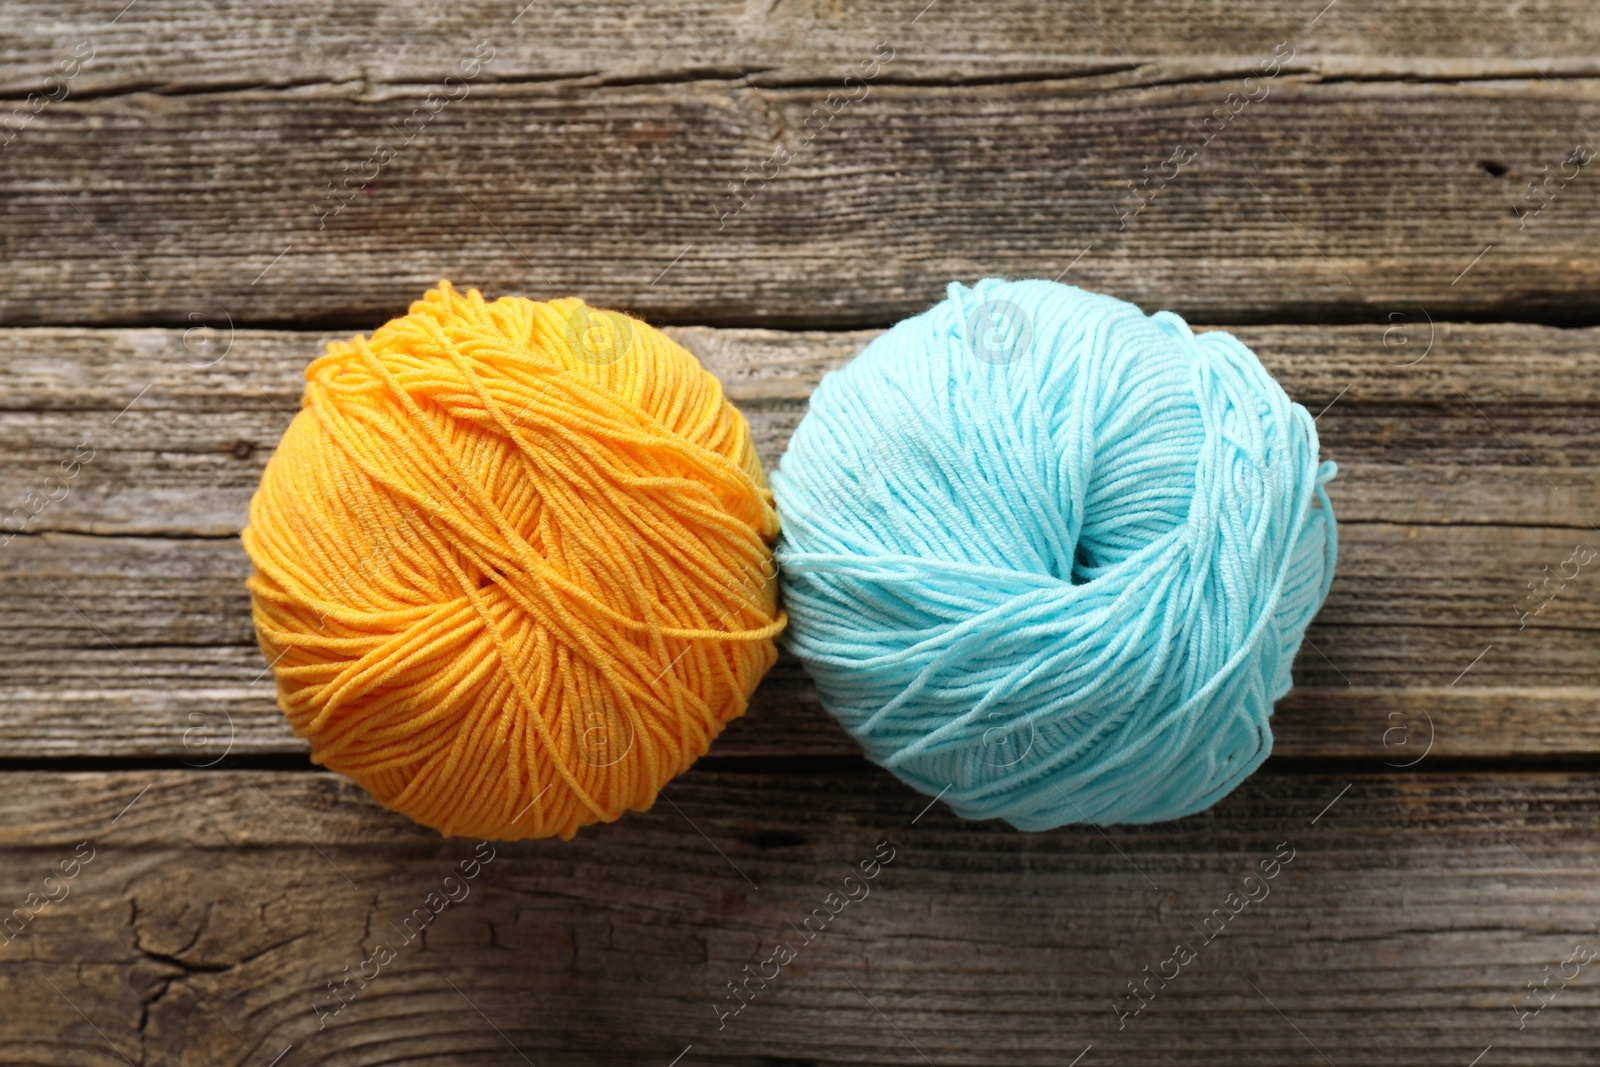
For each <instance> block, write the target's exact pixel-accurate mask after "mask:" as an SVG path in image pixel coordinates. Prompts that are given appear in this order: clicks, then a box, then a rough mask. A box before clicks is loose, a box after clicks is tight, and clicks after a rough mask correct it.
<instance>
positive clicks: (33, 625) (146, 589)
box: [0, 319, 1600, 766]
mask: <svg viewBox="0 0 1600 1067" xmlns="http://www.w3.org/2000/svg"><path fill="white" fill-rule="evenodd" d="M1395 330H1398V331H1400V332H1393V331H1395ZM671 332H672V334H673V335H674V336H675V337H676V338H677V339H678V340H679V341H680V342H682V343H683V344H685V345H686V346H687V347H689V348H690V349H691V350H692V351H694V352H695V353H696V354H697V355H699V356H700V357H701V358H702V359H703V360H704V361H705V363H706V365H707V366H708V367H710V368H711V369H712V370H713V371H714V372H716V373H717V374H718V376H719V377H720V378H721V379H722V380H723V382H724V383H725V386H726V388H727V390H728V393H729V395H730V396H731V397H732V398H733V399H734V401H735V402H736V403H738V404H739V405H740V406H741V407H742V409H743V410H744V411H745V412H746V414H747V415H748V416H749V417H750V419H751V421H752V424H753V426H754V428H755V432H756V437H757V441H758V444H759V447H760V450H761V452H762V457H763V460H764V461H765V462H766V463H767V464H768V465H769V466H771V465H774V464H775V463H776V462H777V460H778V457H779V456H780V455H781V452H782V448H783V446H784V443H785V442H786V441H787V437H788V433H789V432H790V431H791V430H792V428H793V426H794V425H795V423H796V422H797V421H798V419H799V417H800V415H801V414H802V413H803V410H804V402H805V398H806V396H807V395H809V392H810V390H811V389H812V388H813V387H814V386H815V384H816V382H817V381H818V380H819V379H820V377H821V375H822V374H823V373H825V372H826V371H827V370H829V369H832V368H835V367H838V366H841V365H842V364H843V363H844V362H845V361H847V360H848V359H849V358H851V356H853V354H854V353H855V352H856V351H858V350H859V348H860V347H861V346H862V345H863V344H865V343H866V341H868V340H869V339H870V338H871V337H872V336H875V334H874V333H873V332H871V331H857V332H851V333H823V332H804V333H784V332H777V331H770V330H745V329H733V330H717V329H711V328H705V327H684V328H672V329H671ZM1236 332H1237V333H1238V335H1239V336H1240V337H1241V338H1242V339H1244V340H1245V341H1246V343H1248V344H1250V345H1252V346H1253V347H1255V348H1256V349H1257V350H1258V351H1259V352H1260V353H1261V355H1262V357H1263V359H1264V360H1265V361H1266V363H1267V364H1268V366H1269V367H1270V368H1271V369H1272V370H1273V372H1274V373H1275V374H1277V375H1278V376H1279V377H1280V379H1281V380H1282V381H1283V382H1284V383H1285V386H1286V388H1287V389H1288V390H1289V392H1290V393H1291V395H1293V396H1295V397H1297V398H1299V399H1300V400H1302V401H1303V402H1305V403H1307V404H1308V405H1310V406H1311V407H1312V408H1313V409H1314V410H1316V409H1321V408H1323V407H1324V406H1326V405H1327V404H1328V403H1329V402H1330V401H1334V403H1333V404H1332V406H1331V407H1327V410H1326V412H1325V413H1324V414H1323V415H1322V416H1321V417H1320V418H1319V421H1318V426H1319V429H1320V430H1321V433H1322V437H1323V443H1324V452H1325V454H1326V455H1329V456H1333V457H1336V458H1337V459H1338V460H1339V461H1340V463H1341V469H1342V473H1341V475H1340V478H1339V479H1338V480H1337V481H1336V482H1335V483H1334V487H1333V488H1334V493H1333V496H1334V501H1335V506H1336V508H1337V509H1338V514H1339V516H1340V518H1341V521H1342V522H1343V523H1344V529H1343V534H1342V552H1341V562H1340V568H1339V576H1338V579H1337V581H1336V582H1335V585H1334V588H1333V592H1332V595H1331V597H1330V600H1329V603H1328V605H1327V607H1326V608H1325V609H1324V611H1323V613H1322V615H1321V616H1320V618H1319V620H1318V623H1317V625H1316V626H1315V627H1313V629H1312V631H1311V634H1310V640H1311V646H1310V647H1308V648H1307V649H1305V650H1303V651H1302V655H1301V658H1300V662H1299V664H1298V666H1297V670H1296V678H1297V681H1298V683H1299V687H1298V688H1297V690H1296V691H1295V692H1294V693H1293V694H1291V696H1290V697H1289V698H1288V700H1286V701H1285V702H1284V704H1283V705H1282V706H1281V707H1280V709H1279V717H1278V720H1277V727H1276V728H1277V734H1278V740H1277V751H1278V752H1279V753H1281V754H1285V755H1294V756H1314V757H1316V756H1363V757H1370V758H1381V759H1384V760H1386V761H1389V762H1394V763H1403V762H1407V761H1408V760H1409V759H1410V758H1412V757H1413V755H1414V754H1415V753H1417V752H1420V751H1422V750H1423V749H1424V748H1426V747H1427V746H1428V744H1429V742H1430V740H1431V744H1432V748H1431V751H1433V752H1436V753H1438V754H1440V755H1449V756H1470V757H1480V758H1481V757H1485V756H1493V755H1503V754H1517V755H1546V754H1570V753H1574V752H1597V751H1600V653H1597V651H1596V645H1595V643H1594V640H1593V634H1594V632H1595V630H1596V629H1600V606H1597V605H1600V599H1597V598H1596V596H1595V595H1594V592H1593V590H1592V589H1590V588H1589V585H1590V584H1591V583H1592V581H1593V577H1592V575H1591V574H1590V573H1589V572H1582V573H1580V575H1579V576H1578V577H1576V578H1574V579H1573V580H1572V581H1571V582H1570V584H1569V586H1568V587H1567V588H1566V589H1563V590H1562V591H1561V592H1560V593H1558V595H1557V596H1556V599H1554V600H1553V601H1551V602H1550V605H1549V607H1547V608H1546V609H1545V610H1543V611H1541V612H1539V613H1538V614H1535V615H1530V617H1529V618H1528V619H1527V620H1526V622H1524V620H1523V619H1522V618H1521V617H1520V612H1519V609H1518V607H1517V605H1518V603H1519V602H1520V601H1523V599H1524V598H1525V597H1526V596H1527V594H1528V590H1527V586H1528V583H1529V582H1539V581H1542V579H1543V578H1544V576H1545V575H1547V574H1551V573H1555V572H1558V571H1559V570H1560V564H1561V563H1562V561H1563V560H1566V559H1568V558H1569V557H1570V556H1571V554H1572V551H1573V549H1574V548H1575V547H1576V546H1577V545H1578V544H1583V543H1589V541H1590V540H1591V539H1595V538H1597V537H1600V535H1597V534H1596V533H1595V531H1593V530H1592V528H1591V527H1590V526H1589V525H1588V524H1589V523H1590V521H1591V518H1592V516H1594V515H1595V514H1596V513H1597V512H1596V510H1595V504H1596V498H1595V487H1596V485H1600V481H1597V479H1596V475H1597V473H1600V457H1597V456H1596V455H1595V454H1594V450H1593V448H1592V447H1591V445H1590V444H1589V443H1588V442H1589V441H1591V440H1592V439H1593V435H1588V436H1586V435H1583V434H1581V433H1575V432H1574V431H1575V428H1578V427H1582V426H1585V425H1588V424H1589V423H1590V422H1592V421H1593V420H1594V419H1595V418H1596V415H1595V414H1594V413H1595V410H1596V407H1597V406H1600V371H1597V370H1596V369H1595V364H1594V362H1593V360H1592V359H1590V358H1588V355H1589V353H1591V352H1592V351H1593V350H1594V347H1595V343H1596V333H1597V332H1600V331H1595V330H1559V329H1552V328H1547V327H1533V326H1505V325H1502V326H1491V325H1463V324H1452V323H1437V324H1432V325H1430V324H1428V323H1427V322H1426V320H1425V319H1415V320H1410V319H1406V320H1397V321H1396V322H1395V323H1391V324H1389V325H1387V326H1385V327H1383V328H1378V327H1365V326H1342V327H1329V326H1322V327H1310V326H1273V327H1244V328H1240V329H1238V330H1237V331H1236ZM1386 334H1387V336H1386ZM326 339H327V338H326V336H323V335H317V334H303V333H291V332H261V331H246V330H237V331H233V332H232V334H231V335H230V333H229V332H228V331H226V330H222V331H220V332H215V333H213V332H207V331H204V330H201V329H199V328H198V327H197V328H196V329H195V330H193V331H190V332H188V333H185V332H181V331H161V330H139V329H117V330H84V329H35V330H7V331H0V356H3V357H4V358H3V359H0V459H3V460H4V462H3V463H0V470H3V471H4V472H5V473H4V474H3V475H0V490H3V495H0V502H5V503H7V504H9V505H10V506H11V507H13V508H14V507H17V506H18V505H19V504H22V502H24V501H26V500H27V499H28V497H27V494H28V493H30V492H32V493H39V494H43V495H46V496H48V495H50V494H51V493H57V492H63V491H64V493H65V495H64V496H62V498H61V499H59V500H55V501H48V502H47V504H46V506H45V507H44V508H43V510H41V511H40V512H39V514H38V515H37V516H30V517H29V521H28V523H27V524H26V525H25V526H24V527H23V528H24V529H25V530H26V531H27V534H26V535H24V536H21V537H17V538H15V539H13V540H11V541H10V543H9V544H7V545H5V547H0V591H3V592H4V594H5V595H4V598H3V600H0V605H3V606H0V635H3V637H4V641H3V643H0V649H3V651H0V661H3V664H4V670H0V688H3V690H4V695H5V697H6V700H7V704H8V707H9V708H11V709H12V711H11V714H9V715H7V716H5V717H0V744H3V745H4V746H5V747H6V749H7V751H8V752H9V753H10V754H12V755H13V756H14V757H22V758H29V757H36V758H44V757H62V756H67V757H72V756H97V757H106V756H118V755H122V756H140V757H164V758H174V759H181V760H183V761H184V762H187V763H190V764H191V765H195V766H200V765H205V764H208V763H211V762H213V761H214V760H215V759H217V758H218V757H220V756H221V755H222V754H223V753H225V752H226V753H228V754H230V755H261V754H272V753H295V752H302V751H304V746H303V745H302V744H301V743H300V742H298V741H297V740H296V739H294V738H293V737H292V736H291V735H290V733H289V731H288V729H287V726H286V724H285V723H284V721H283V720H282V717H281V716H280V715H279V713H278V712H277V710H276V708H275V706H274V703H273V699H272V692H271V689H272V682H271V678H270V675H267V674H265V673H264V668H265V664H264V662H263V661H262V660H261V657H260V654H259V652H258V651H257V650H256V648H255V646H254V640H253V636H252V633H251V629H250V621H249V606H248V598H247V596H246V594H245V592H244V589H243V582H244V579H245V577H246V576H247V575H248V573H249V563H248V560H247V559H246V558H245V556H244V554H243V552H242V551H241V550H240V548H239V546H238V543H237V539H236V537H235V536H234V535H235V534H236V533H237V531H238V530H239V529H240V527H241V526H242V525H243V523H244V519H245V511H246V506H247V504H248V499H249V495H250V493H251V492H253V490H254V488H255V485H256V482H257V480H258V479H259V476H260V469H261V466H262V464H263V463H264V462H265V461H266V458H267V457H268V456H269V455H270V452H271V447H272V444H273V442H275V440H276V438H277V436H278V434H279V433H281V431H282V428H283V426H285V425H286V424H287V421H288V418H289V414H290V413H291V412H293V411H295V410H297V404H298V392H299V387H300V370H301V367H302V366H303V364H304V362H305V361H306V359H307V358H308V356H309V355H310V354H312V353H315V352H316V351H319V350H320V348H321V347H322V345H323V344H324V343H325V341H326ZM1402 341H1404V342H1405V343H1401V342H1402ZM1419 357H1420V361H1418V362H1415V363H1414V364H1413V365H1410V366H1403V365H1397V364H1410V363H1412V362H1413V360H1418V359H1419ZM85 444H87V445H88V447H89V448H90V449H92V450H93V454H92V456H91V457H90V458H88V459H87V461H86V462H84V463H82V464H81V465H80V466H79V472H78V474H77V475H76V476H75V477H73V478H70V479H66V478H64V472H63V471H61V470H60V464H61V463H62V462H68V461H70V460H71V458H72V457H73V456H74V455H75V454H80V455H89V454H88V453H75V450H76V449H78V448H79V447H80V446H83V445H85ZM52 472H53V473H52ZM52 476H54V477H56V478H57V481H56V482H54V483H49V484H47V482H46V480H47V479H48V478H50V477H52ZM25 513H26V507H25V506H24V514H25ZM107 534H114V535H116V536H104V535H107ZM1547 568H1548V569H1547ZM1552 588H1554V587H1553V586H1552ZM1522 610H1530V609H1529V608H1528V607H1527V605H1526V604H1525V606H1524V608H1523V609H1522ZM1489 646H1492V647H1489ZM1486 648H1487V649H1488V650H1487V651H1485V650H1486ZM1480 653H1482V654H1483V656H1482V658H1481V659H1479V658H1478V657H1479V655H1480ZM1469 666H1470V668H1471V670H1470V672H1469V673H1467V674H1466V675H1465V676H1462V677H1460V678H1458V676H1461V675H1462V672H1463V671H1466V670H1467V669H1468V668H1469ZM717 752H718V753H719V754H721V755H738V756H759V755H790V754H816V755H840V754H854V753H855V752H856V749H855V747H854V745H853V743H852V742H850V741H849V739H848V738H846V737H845V736H844V735H843V734H842V733H841V732H840V731H839V730H838V729H837V727H836V726H835V725H834V724H833V723H832V722H831V720H829V719H828V718H827V716H826V715H825V714H824V713H823V712H822V710H821V708H820V706H819V705H818V704H817V700H816V694H815V690H814V689H813V688H812V687H811V685H810V683H809V681H808V680H807V679H806V677H805V674H804V672H803V671H802V670H801V669H800V667H799V666H798V664H796V663H795V662H793V661H792V660H789V659H787V658H785V659H784V661H783V662H782V664H781V665H780V667H779V668H778V669H777V670H775V671H774V672H773V674H772V676H771V677H770V678H769V679H768V680H767V681H766V682H765V683H764V684H763V686H762V688H761V690H760V691H759V692H758V694H757V697H756V699H755V702H754V704H753V706H752V709H751V712H750V714H749V716H748V717H747V718H746V719H744V720H742V721H741V722H739V723H737V724H735V726H734V727H733V728H732V729H730V730H729V731H728V733H727V735H725V736H724V737H723V738H722V739H721V740H720V741H719V743H718V748H717Z"/></svg>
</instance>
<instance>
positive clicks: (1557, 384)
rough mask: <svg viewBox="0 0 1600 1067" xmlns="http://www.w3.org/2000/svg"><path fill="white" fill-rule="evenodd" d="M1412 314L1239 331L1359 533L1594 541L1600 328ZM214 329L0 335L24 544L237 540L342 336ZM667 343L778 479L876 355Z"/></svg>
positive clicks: (757, 341) (756, 333)
mask: <svg viewBox="0 0 1600 1067" xmlns="http://www.w3.org/2000/svg"><path fill="white" fill-rule="evenodd" d="M392 310H399V309H398V308H396V309H392ZM1397 314H1400V315H1401V316H1402V317H1401V318H1398V319H1396V320H1395V321H1394V322H1392V323H1385V324H1382V325H1371V326H1359V325H1352V326H1244V327H1235V328H1233V332H1234V333H1235V334H1237V336H1239V337H1240V338H1241V339H1242V340H1243V341H1244V342H1245V343H1246V344H1249V345H1250V346H1251V347H1252V348H1254V349H1255V350H1256V351H1257V352H1258V353H1259V354H1260V355H1261V358H1262V360H1263V362H1264V363H1265V364H1266V365H1267V367H1268V368H1269V369H1270V370H1271V371H1272V372H1273V374H1274V375H1276V376H1277V377H1278V378H1279V380H1280V381H1282V382H1283V384H1284V388H1285V389H1286V390H1287V391H1288V392H1289V394H1290V395H1291V396H1292V397H1294V398H1295V399H1296V400H1298V401H1300V402H1301V403H1303V404H1305V405H1306V407H1307V408H1308V409H1309V410H1311V411H1312V412H1313V413H1316V412H1322V414H1321V415H1320V417H1319V419H1318V423H1317V425H1318V429H1319V432H1320V434H1321V437H1322V442H1323V451H1324V454H1325V455H1327V456H1330V457H1333V458H1335V459H1337V460H1338V461H1339V465H1340V470H1341V472H1342V473H1341V475H1340V477H1339V479H1338V480H1337V481H1336V482H1335V483H1334V487H1333V495H1334V500H1335V503H1336V505H1337V507H1338V514H1339V517H1340V519H1341V521H1347V522H1348V521H1354V522H1370V521H1381V522H1392V523H1465V524H1483V523H1491V524H1506V525H1510V524H1526V525H1538V526H1551V527H1572V528H1575V529H1587V528H1589V525H1590V524H1591V523H1593V522H1594V521H1595V519H1596V516H1600V451H1597V449H1600V445H1597V444H1596V442H1600V425H1597V417H1600V364H1596V362H1595V361H1594V360H1593V359H1592V358H1591V355H1592V353H1593V352H1594V351H1595V349H1596V348H1597V347H1600V330H1594V329H1575V330H1564V329H1552V328H1548V327H1539V326H1526V325H1473V324H1463V323H1445V322H1440V323H1434V324H1430V323H1428V322H1427V321H1426V320H1424V319H1422V318H1421V317H1420V316H1419V315H1417V314H1416V312H1415V311H1414V310H1413V311H1411V312H1407V313H1397ZM212 321H214V322H216V323H217V325H218V326H219V327H220V330H218V331H216V332H210V331H208V330H206V329H204V328H202V327H201V326H199V325H196V326H195V327H194V328H193V329H192V330H191V331H187V332H186V331H179V330H141V329H107V330H87V329H53V328H46V329H12V330H0V506H3V510H4V512H7V513H8V512H9V511H10V510H11V509H14V508H19V507H23V505H24V501H25V500H27V495H28V494H29V493H38V494H41V495H43V496H49V495H55V496H58V497H59V496H61V494H62V492H63V491H65V493H66V495H65V496H64V497H62V498H61V499H58V500H54V501H50V502H49V503H48V504H47V505H46V506H45V507H43V509H42V510H41V511H39V513H38V514H37V515H29V514H28V511H27V509H26V508H24V510H23V512H22V514H21V515H20V516H18V518H17V519H15V520H14V521H13V523H12V528H18V524H19V523H21V522H22V520H23V519H26V520H27V521H26V523H25V525H22V526H21V528H23V529H26V530H28V531H32V532H50V531H61V532H80V533H115V534H160V535H163V536H204V537H222V536H228V535H232V534H235V533H237V532H238V531H239V529H240V528H241V527H242V526H243V525H244V521H245V514H246V510H247V507H248V504H249V499H250V494H251V493H253V492H254V491H255V487H256V484H257V483H258V481H259V479H260V476H261V469H262V467H263V465H264V464H265V463H266V461H267V458H268V457H269V456H270V455H271V450H272V448H273V446H274V445H275V443H276V441H277V439H278V437H279V436H280V434H281V433H282V432H283V428H284V427H285V426H286V425H287V424H288V421H289V418H290V416H291V415H292V414H293V413H294V412H296V411H298V410H299V397H300V389H301V386H302V385H303V381H302V378H301V371H302V369H303V367H304V365H305V364H306V363H307V362H309V361H310V359H312V358H314V357H315V356H316V355H318V354H320V353H321V351H322V349H323V347H324V345H325V344H326V343H327V341H328V340H329V339H330V338H331V337H333V336H339V335H331V334H322V333H295V332H288V331H255V330H244V329H235V330H232V331H230V330H229V329H228V327H227V320H226V319H225V318H222V317H220V316H219V317H214V318H213V319H212ZM668 332H669V333H670V334H672V335H673V336H674V337H676V338H677V339H678V340H679V341H680V342H681V343H683V344H684V345H685V346H686V347H688V348H689V349H690V350H691V351H693V352H694V353H695V354H696V355H698V356H699V357H700V358H701V359H702V360H703V361H704V362H705V364H706V366H707V367H709V368H710V369H711V370H712V371H713V372H714V373H716V374H717V375H718V377H720V378H721V379H722V382H723V385H724V388H725V389H726V390H727V392H728V395H729V397H730V398H731V399H732V400H733V401H734V403H736V404H738V405H739V406H740V408H741V409H742V410H743V411H744V412H745V414H746V416H747V417H748V418H749V419H750V422H751V427H752V430H753V432H754V434H755V439H756V445H757V449H758V450H759V452H760V453H761V458H762V461H763V462H764V463H765V464H766V465H767V467H768V468H769V469H771V468H772V467H774V466H776V465H777V462H778V459H779V457H780V456H781V455H782V453H783V449H784V447H785V446H786V445H787V443H788V439H789V434H790V433H791V432H792V431H793V429H794V426H795V425H796V424H797V423H798V422H799V420H800V417H801V416H802V415H803V414H804V410H805V399H806V397H807V396H809V395H810V392H811V390H812V388H814V387H815V385H816V383H817V382H818V381H819V380H820V379H821V377H822V375H823V374H824V373H826V372H827V371H829V370H831V369H834V368H836V367H839V366H842V365H843V364H844V363H846V362H848V361H849V359H850V358H852V357H853V356H854V355H855V353H856V352H858V351H859V350H860V349H861V348H862V347H863V346H864V345H865V344H866V343H867V342H868V341H869V340H870V339H871V338H872V337H874V336H876V331H850V332H839V333H832V332H818V331H810V332H779V331H772V330H762V329H723V330H717V329H711V328H708V327H669V328H668ZM1402 342H1405V343H1402ZM1418 357H1420V362H1416V363H1415V365H1411V366H1406V365H1404V364H1407V363H1410V362H1411V361H1412V360H1416V359H1418ZM213 361H215V362H213ZM1330 404H1331V406H1330ZM80 446H87V447H88V448H89V449H93V450H94V454H93V458H92V459H90V460H89V461H88V462H87V463H86V464H81V465H80V468H81V469H80V473H79V474H78V475H77V476H75V477H74V478H72V479H68V480H66V481H61V480H60V475H61V474H62V471H61V469H60V464H62V463H70V462H72V460H73V457H74V455H75V453H76V454H79V455H88V453H87V452H78V449H79V448H80ZM51 477H56V478H57V479H58V480H57V481H56V482H53V483H48V484H47V479H49V478H51ZM36 503H37V501H36ZM0 521H3V519H0ZM1535 570H1537V567H1536V568H1535ZM1528 577H1532V575H1529V576H1528Z"/></svg>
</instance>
